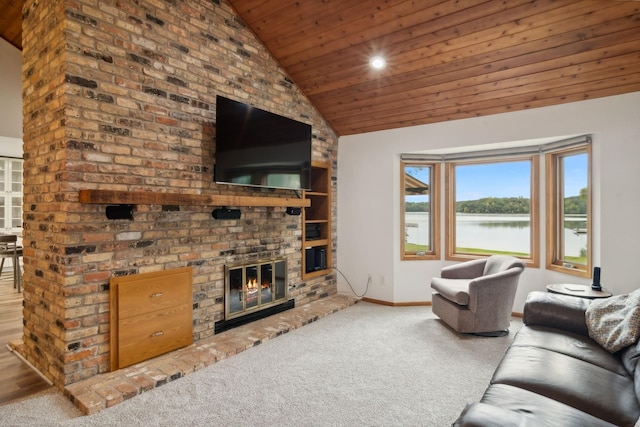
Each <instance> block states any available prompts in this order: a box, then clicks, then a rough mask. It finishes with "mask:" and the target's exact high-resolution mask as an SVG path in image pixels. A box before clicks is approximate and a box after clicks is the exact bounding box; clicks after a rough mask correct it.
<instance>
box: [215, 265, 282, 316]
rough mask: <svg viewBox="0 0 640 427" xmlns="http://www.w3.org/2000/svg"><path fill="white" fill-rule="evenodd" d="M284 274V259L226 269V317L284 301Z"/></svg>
mask: <svg viewBox="0 0 640 427" xmlns="http://www.w3.org/2000/svg"><path fill="white" fill-rule="evenodd" d="M286 275H287V262H286V261H285V260H275V261H268V262H261V263H258V264H249V265H240V266H233V267H226V277H225V281H226V289H225V299H226V309H227V310H226V316H225V317H226V318H227V319H230V318H233V317H238V316H241V315H243V314H245V313H248V312H252V311H257V310H260V309H262V308H266V307H268V306H271V305H274V304H277V303H280V302H284V301H286V299H287V285H286V284H287V277H286Z"/></svg>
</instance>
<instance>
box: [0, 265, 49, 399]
mask: <svg viewBox="0 0 640 427" xmlns="http://www.w3.org/2000/svg"><path fill="white" fill-rule="evenodd" d="M21 338H22V293H18V292H17V291H16V289H14V288H13V276H12V273H11V267H7V266H5V268H4V274H2V275H0V384H2V386H1V387H0V405H3V404H5V403H8V402H10V401H12V400H15V399H19V398H22V397H26V396H29V395H32V394H35V393H37V392H39V391H42V390H46V389H48V388H50V387H52V386H50V385H49V384H47V382H46V381H44V380H43V379H42V378H41V377H40V376H39V375H38V374H37V373H36V372H35V371H34V370H33V369H31V368H30V367H29V366H28V365H27V364H26V363H24V362H23V361H22V360H20V359H19V358H18V357H17V356H16V355H15V354H13V353H11V352H10V351H9V350H8V349H7V347H6V345H7V344H8V343H9V341H14V340H19V339H21Z"/></svg>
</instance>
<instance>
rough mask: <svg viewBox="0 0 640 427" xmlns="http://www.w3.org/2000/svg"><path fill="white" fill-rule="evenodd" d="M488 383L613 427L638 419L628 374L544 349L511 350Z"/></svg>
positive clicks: (513, 348)
mask: <svg viewBox="0 0 640 427" xmlns="http://www.w3.org/2000/svg"><path fill="white" fill-rule="evenodd" d="M491 384H492V385H494V384H504V385H510V386H513V387H517V388H521V389H524V390H528V391H530V392H533V393H537V394H539V395H542V396H545V397H547V398H549V399H553V400H556V401H558V402H559V403H563V404H565V405H568V406H572V407H574V408H576V409H578V410H580V411H582V412H586V413H588V414H591V415H593V416H594V417H597V418H600V419H603V420H605V421H607V422H609V423H612V424H616V425H634V423H635V421H636V420H637V419H638V418H639V417H640V405H639V404H638V401H637V400H636V393H635V388H634V382H633V379H632V378H630V377H629V376H628V374H626V373H625V375H620V374H618V373H615V372H611V371H610V370H607V369H604V368H602V367H600V366H597V365H594V364H591V363H589V362H586V361H584V360H580V359H576V358H574V357H571V356H567V355H565V354H561V353H556V352H554V351H550V350H547V349H543V348H536V347H520V346H512V347H510V348H509V350H508V351H507V354H506V355H505V357H504V359H503V360H502V362H501V363H500V365H499V366H498V368H497V369H496V371H495V372H494V374H493V378H492V380H491ZM556 425H561V424H556Z"/></svg>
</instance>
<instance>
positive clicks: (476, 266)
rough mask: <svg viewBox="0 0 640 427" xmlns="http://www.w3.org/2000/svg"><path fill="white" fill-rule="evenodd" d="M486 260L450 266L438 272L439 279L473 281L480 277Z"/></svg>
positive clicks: (475, 260)
mask: <svg viewBox="0 0 640 427" xmlns="http://www.w3.org/2000/svg"><path fill="white" fill-rule="evenodd" d="M486 263H487V259H486V258H483V259H474V260H471V261H466V262H463V263H460V264H454V265H450V266H448V267H444V268H442V270H440V277H443V278H445V279H475V278H476V277H480V276H482V273H484V266H485V264H486Z"/></svg>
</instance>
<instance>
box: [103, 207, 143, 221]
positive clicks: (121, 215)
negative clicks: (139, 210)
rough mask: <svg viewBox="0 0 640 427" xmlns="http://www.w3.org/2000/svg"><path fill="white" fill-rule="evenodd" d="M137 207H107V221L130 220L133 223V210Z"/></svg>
mask: <svg viewBox="0 0 640 427" xmlns="http://www.w3.org/2000/svg"><path fill="white" fill-rule="evenodd" d="M135 206H136V205H125V204H120V205H107V207H106V208H105V215H106V216H107V219H112V220H115V219H128V220H130V221H133V209H134V208H135Z"/></svg>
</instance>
